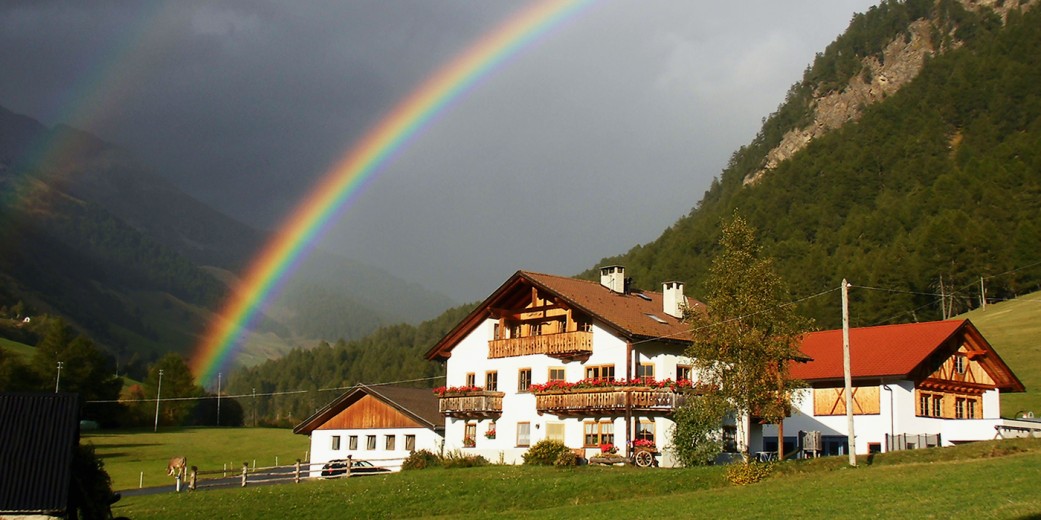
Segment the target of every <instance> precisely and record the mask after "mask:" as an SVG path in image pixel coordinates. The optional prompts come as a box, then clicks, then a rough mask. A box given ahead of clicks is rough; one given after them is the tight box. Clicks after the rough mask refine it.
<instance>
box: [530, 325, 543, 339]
mask: <svg viewBox="0 0 1041 520" xmlns="http://www.w3.org/2000/svg"><path fill="white" fill-rule="evenodd" d="M530 327H531V334H530V335H531V336H541V335H542V324H541V323H532V324H531V325H530Z"/></svg>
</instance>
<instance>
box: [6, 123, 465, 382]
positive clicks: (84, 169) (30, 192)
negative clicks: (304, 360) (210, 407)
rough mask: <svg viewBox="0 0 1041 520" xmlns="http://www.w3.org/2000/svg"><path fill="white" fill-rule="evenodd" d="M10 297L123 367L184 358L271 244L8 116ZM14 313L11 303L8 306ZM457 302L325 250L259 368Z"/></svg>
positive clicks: (301, 272) (108, 148)
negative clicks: (169, 354) (91, 342)
mask: <svg viewBox="0 0 1041 520" xmlns="http://www.w3.org/2000/svg"><path fill="white" fill-rule="evenodd" d="M0 201H2V202H3V204H2V205H0V284H2V288H3V289H4V290H3V291H0V294H2V295H3V297H4V300H5V301H0V304H3V305H14V304H15V303H16V302H17V301H18V300H23V301H25V302H26V303H28V304H29V305H30V306H31V307H33V308H35V309H36V311H37V312H40V313H55V314H61V315H64V316H66V317H67V318H68V319H69V320H70V322H72V323H74V324H76V326H77V327H78V328H80V329H82V330H84V331H86V332H88V333H89V334H90V335H91V336H92V337H94V338H95V339H96V340H97V341H98V342H99V343H101V344H102V345H104V346H105V347H107V348H108V349H109V350H110V351H112V352H113V353H115V354H117V355H118V357H119V358H120V361H121V362H122V363H125V362H126V361H127V360H129V359H131V358H133V357H135V355H136V357H137V358H141V357H143V358H144V359H154V358H155V357H157V356H158V355H160V354H162V353H164V352H166V351H169V350H173V351H178V352H182V353H187V352H189V351H190V349H191V348H192V346H193V345H194V344H195V343H196V342H197V341H198V336H199V334H200V333H201V331H202V330H203V329H204V328H205V325H206V323H207V322H208V321H209V320H211V319H213V317H214V313H215V311H216V310H217V309H218V308H219V305H220V303H221V302H222V301H223V299H224V298H225V297H226V295H227V291H228V289H227V285H226V284H228V283H234V280H235V274H234V273H236V272H240V271H241V270H242V269H243V268H244V266H246V265H247V263H248V262H249V261H250V259H251V258H252V256H253V255H254V254H256V251H257V250H258V249H259V248H260V247H261V246H262V245H263V243H264V241H265V240H266V235H265V233H264V232H261V231H258V230H256V229H253V228H250V227H249V226H247V225H245V224H242V223H240V222H237V221H235V220H233V219H231V218H230V217H227V216H225V215H223V214H221V213H220V212H219V211H217V210H214V209H213V208H210V207H208V206H206V205H205V204H202V203H201V202H199V201H197V200H195V199H193V198H191V197H190V196H188V195H186V194H184V193H183V192H181V191H180V190H179V189H177V188H176V187H174V186H173V185H172V184H170V183H169V182H167V181H165V180H163V179H161V178H159V177H157V176H155V175H152V174H151V173H150V172H149V171H148V170H147V169H146V168H145V167H143V166H141V165H140V164H138V163H137V162H136V161H135V160H134V159H133V158H132V156H131V155H130V154H129V153H127V152H126V151H124V150H121V149H119V148H118V147H115V146H112V145H110V144H108V143H105V142H104V141H102V140H100V139H98V138H97V137H95V136H93V135H91V134H88V133H85V132H82V131H78V130H75V129H73V128H69V127H65V126H58V127H55V128H53V129H48V128H46V127H45V126H43V125H42V124H40V123H39V122H37V121H35V120H33V119H31V118H28V117H25V116H21V115H18V114H14V113H11V112H10V111H7V110H4V109H3V108H0ZM8 300H9V301H8ZM450 305H451V302H450V300H449V299H448V298H446V297H443V296H440V295H437V294H434V293H431V292H430V291H428V290H426V289H424V288H423V287H420V286H418V285H415V284H409V283H407V282H404V281H402V280H400V279H397V278H396V277H394V276H392V275H390V274H388V273H385V272H383V271H382V270H379V269H377V268H374V267H371V266H367V265H364V264H361V263H358V262H353V261H350V260H347V259H344V258H342V257H339V256H337V255H333V254H330V253H326V252H322V251H315V252H314V253H312V254H311V256H310V257H309V258H308V260H307V261H306V262H303V265H302V267H301V268H300V269H298V270H297V271H296V273H294V276H293V277H291V279H290V280H288V282H287V283H286V284H285V287H284V294H283V297H282V298H278V299H276V300H275V301H273V302H269V306H268V308H267V311H266V312H267V315H266V316H263V317H262V318H261V319H260V320H258V323H259V325H258V330H256V331H255V332H256V333H257V334H253V335H250V336H249V339H248V341H247V343H248V345H247V349H253V352H252V353H251V354H252V356H251V357H250V359H253V360H254V361H260V360H263V359H265V358H268V357H271V356H274V355H279V354H280V353H283V352H285V351H287V350H288V349H289V348H291V347H293V346H296V345H300V344H304V345H306V344H315V343H317V341H318V340H319V339H329V340H335V339H338V338H348V339H352V338H357V337H361V336H363V335H365V334H368V333H370V332H372V331H373V330H375V329H376V328H377V327H379V326H381V325H386V324H389V323H399V322H411V323H417V322H419V321H421V320H423V319H427V318H429V317H432V316H434V315H436V314H437V313H439V312H441V311H442V310H444V309H445V308H447V307H449V306H450Z"/></svg>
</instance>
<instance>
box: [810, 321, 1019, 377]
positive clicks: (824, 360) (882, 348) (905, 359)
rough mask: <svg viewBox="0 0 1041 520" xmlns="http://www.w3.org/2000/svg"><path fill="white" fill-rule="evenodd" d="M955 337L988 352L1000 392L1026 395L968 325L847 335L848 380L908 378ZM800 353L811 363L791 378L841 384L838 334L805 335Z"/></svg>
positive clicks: (987, 364) (923, 325)
mask: <svg viewBox="0 0 1041 520" xmlns="http://www.w3.org/2000/svg"><path fill="white" fill-rule="evenodd" d="M957 335H963V336H964V337H965V339H966V340H968V341H969V342H971V344H972V345H973V346H974V348H979V349H982V350H985V351H987V357H986V360H985V362H984V365H985V367H986V368H987V370H988V372H990V373H991V376H992V377H993V378H994V380H995V383H996V385H997V387H998V388H1001V389H1003V390H1008V391H1014V392H1022V391H1024V387H1023V383H1022V382H1020V381H1019V378H1017V377H1016V375H1015V374H1014V373H1013V372H1012V370H1011V369H1010V368H1009V367H1008V365H1006V364H1005V362H1004V361H1003V360H1002V359H1001V357H1000V356H998V354H997V352H995V351H994V348H993V347H992V346H991V345H990V343H988V342H987V340H986V339H985V338H984V337H983V335H982V334H980V332H979V330H977V329H976V327H975V326H974V325H973V324H972V322H970V321H969V320H947V321H932V322H925V323H906V324H902V325H884V326H878V327H859V328H853V329H850V330H849V351H850V355H849V357H850V375H851V376H852V377H853V378H889V377H899V378H911V377H913V376H914V374H915V373H916V372H917V371H918V369H919V368H920V367H922V365H923V364H924V363H926V362H927V360H928V359H929V358H930V356H932V354H933V353H934V352H936V351H938V350H940V349H942V348H944V347H951V344H950V343H948V340H950V339H952V338H954V337H955V336H957ZM955 348H956V346H955ZM800 349H801V350H802V352H803V354H806V355H807V356H809V357H810V358H812V361H810V362H808V363H793V364H792V365H791V375H792V377H794V378H796V379H802V380H804V381H807V382H811V383H812V382H814V381H826V380H837V379H842V378H843V368H842V330H841V329H836V330H825V331H821V332H811V333H808V334H806V335H805V336H803V338H802V343H801V345H800Z"/></svg>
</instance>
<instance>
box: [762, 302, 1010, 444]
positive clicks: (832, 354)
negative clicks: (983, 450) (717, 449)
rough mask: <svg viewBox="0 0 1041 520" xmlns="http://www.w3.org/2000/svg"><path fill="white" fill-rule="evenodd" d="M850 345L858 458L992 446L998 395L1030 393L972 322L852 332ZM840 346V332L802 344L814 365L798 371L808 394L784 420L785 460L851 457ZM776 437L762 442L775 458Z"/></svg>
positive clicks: (998, 420)
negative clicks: (799, 455)
mask: <svg viewBox="0 0 1041 520" xmlns="http://www.w3.org/2000/svg"><path fill="white" fill-rule="evenodd" d="M849 339H850V341H849V342H850V367H851V369H850V371H851V379H852V403H853V417H854V432H855V434H856V446H855V447H854V449H855V450H856V453H861V454H863V453H870V452H885V451H894V450H903V449H909V448H924V447H932V446H951V445H953V444H958V443H962V442H971V441H980V440H988V439H993V438H994V437H995V435H996V432H997V430H999V429H1001V428H1003V427H1004V425H1005V420H1004V419H1002V417H1001V400H1000V394H1001V393H1002V392H1023V391H1024V390H1025V388H1024V386H1023V383H1022V382H1021V381H1020V380H1019V378H1018V377H1016V375H1015V374H1014V373H1013V372H1012V369H1011V368H1009V366H1008V365H1007V364H1006V363H1005V362H1004V360H1002V359H1001V356H999V355H998V353H997V351H996V350H995V349H994V347H993V346H992V345H991V344H990V343H989V342H988V341H987V339H986V338H984V337H983V335H982V334H980V331H979V330H978V329H977V328H976V327H975V326H974V325H973V324H972V322H970V321H969V320H947V321H933V322H926V323H907V324H901V325H885V326H877V327H860V328H853V329H850V331H849ZM842 341H843V340H842V331H841V330H827V331H821V332H813V333H809V334H807V335H806V336H805V337H804V338H803V340H802V344H801V349H802V352H803V353H804V354H806V356H807V357H809V358H811V359H812V360H811V361H809V362H806V363H793V365H792V369H791V375H792V376H793V377H795V378H797V379H801V380H803V381H805V382H806V383H807V384H808V387H807V388H805V389H803V390H800V391H798V392H797V393H796V394H795V395H794V396H793V402H794V404H795V409H794V410H793V413H792V416H791V417H789V418H788V419H786V420H785V421H784V435H785V452H786V453H788V452H790V451H791V450H793V449H796V448H797V447H799V448H802V449H806V448H812V449H811V450H810V451H813V452H815V453H819V454H822V455H837V454H843V453H849V451H848V450H849V449H850V448H849V446H848V441H847V438H848V437H847V429H848V428H847V418H846V394H845V388H844V387H845V385H844V380H843V378H844V375H843V365H842ZM799 432H803V434H804V435H805V434H806V433H814V434H815V435H816V437H806V436H804V435H803V436H800V435H799ZM776 435H777V429H776V426H774V425H767V426H764V428H763V438H762V439H756V441H760V442H762V445H763V449H764V450H765V451H767V452H771V451H776V449H777V440H776ZM807 438H812V439H813V440H812V442H809V443H808V442H807V440H806V439H807ZM753 444H754V443H753ZM811 444H812V446H810V445H811Z"/></svg>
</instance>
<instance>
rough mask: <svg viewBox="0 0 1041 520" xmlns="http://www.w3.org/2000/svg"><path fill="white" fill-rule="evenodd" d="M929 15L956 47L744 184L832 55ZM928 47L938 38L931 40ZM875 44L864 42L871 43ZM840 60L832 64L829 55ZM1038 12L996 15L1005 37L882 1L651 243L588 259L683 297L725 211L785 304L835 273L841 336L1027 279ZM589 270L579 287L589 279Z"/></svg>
mask: <svg viewBox="0 0 1041 520" xmlns="http://www.w3.org/2000/svg"><path fill="white" fill-rule="evenodd" d="M929 9H935V10H936V11H937V12H934V13H933V15H934V16H938V17H940V19H941V23H942V24H946V25H945V26H947V27H950V32H951V34H954V35H959V36H961V37H963V38H964V39H965V41H964V43H963V44H962V45H960V46H958V47H957V48H955V49H952V50H949V51H947V52H945V53H942V54H939V55H937V56H934V57H932V58H930V59H929V60H928V61H927V63H926V65H925V67H924V68H923V70H922V72H921V73H920V75H919V76H918V77H917V78H916V79H915V80H914V81H913V82H911V83H910V84H908V85H907V86H905V87H904V88H903V89H902V90H900V91H899V92H898V93H897V94H895V95H893V96H891V97H889V98H888V99H886V100H885V101H883V102H881V103H878V104H875V105H872V106H870V107H868V108H866V109H865V110H864V114H863V117H862V118H861V119H860V120H859V121H857V122H853V123H849V124H846V125H845V126H843V127H842V128H841V129H838V130H836V131H834V132H832V133H830V134H827V135H825V136H824V137H822V138H819V139H816V140H814V141H813V142H811V143H810V144H809V146H807V147H806V148H805V149H804V150H802V151H801V152H799V153H798V154H796V155H795V156H794V157H792V158H791V159H790V160H788V161H785V162H782V163H781V164H780V165H778V167H777V168H776V169H774V170H773V171H771V172H768V173H767V174H766V175H765V176H764V177H763V178H762V179H761V180H760V181H759V182H757V183H755V184H754V185H744V184H743V180H744V179H745V177H746V176H747V175H748V174H750V173H752V172H754V171H756V170H757V169H759V168H761V167H762V165H763V163H764V157H765V156H766V152H767V151H768V150H769V149H771V148H772V147H773V146H776V144H777V143H778V142H780V139H781V136H782V134H783V132H784V131H786V130H787V129H789V128H792V127H794V126H798V125H800V124H802V123H804V122H805V119H806V118H807V114H809V113H810V112H809V108H808V107H809V103H810V94H811V93H812V92H814V91H816V92H818V93H819V92H823V91H825V90H827V89H833V88H841V86H838V85H836V84H835V83H834V82H835V79H834V78H835V77H836V74H852V75H856V74H861V73H862V71H861V70H860V69H858V68H856V67H855V66H854V65H853V64H852V63H855V62H856V61H851V60H850V59H848V57H849V56H852V55H856V56H858V58H860V57H864V56H866V55H870V54H871V53H876V52H878V49H880V48H881V45H880V44H879V43H878V42H877V41H882V40H888V39H891V38H894V37H899V36H900V35H901V34H902V33H901V27H906V23H907V22H906V21H907V20H913V19H914V18H913V17H914V16H917V15H919V14H921V13H922V12H923V10H924V11H928V10H929ZM937 37H938V38H940V39H943V38H944V36H937ZM872 42H875V43H872ZM841 57H845V59H844V58H841ZM1039 60H1041V10H1039V9H1032V10H1029V11H1027V12H1025V13H1021V12H1019V11H1018V10H1012V11H1011V12H1010V14H1009V17H1008V20H1007V23H1006V24H1005V27H1004V28H1002V24H1001V21H1000V19H997V18H996V15H995V14H993V13H990V12H989V11H984V12H983V13H972V12H968V11H966V10H965V9H963V8H962V7H961V6H960V4H958V3H956V2H939V3H936V4H935V6H933V3H932V2H917V1H912V2H906V3H897V2H886V3H883V4H882V5H881V6H879V7H878V8H876V9H873V10H871V11H869V12H868V13H866V14H864V15H858V16H857V17H855V18H854V20H853V22H852V24H851V27H850V31H849V32H847V33H846V34H845V35H843V36H842V37H840V38H839V39H838V40H836V42H835V43H834V44H832V45H831V46H829V48H828V49H827V51H826V52H825V53H823V54H821V55H819V56H818V57H817V60H816V61H815V64H814V66H813V67H812V68H810V69H809V70H807V72H806V74H805V77H804V80H803V81H802V82H801V83H799V84H797V85H795V86H794V87H793V88H792V90H791V91H790V92H789V96H788V99H786V101H785V103H784V104H783V105H782V106H781V107H780V108H779V109H778V111H777V112H775V113H774V114H772V115H771V117H770V118H768V119H767V120H766V121H765V123H764V126H763V129H762V131H761V132H760V133H759V135H758V136H757V137H756V139H755V140H754V141H753V142H752V143H751V144H749V145H748V146H745V147H742V148H741V149H740V150H738V151H737V152H735V153H734V154H733V156H732V158H731V160H730V163H729V164H728V166H727V168H726V169H725V170H724V171H723V172H722V174H721V176H720V177H719V178H718V179H717V181H716V182H714V183H713V185H712V187H711V188H710V189H709V190H708V191H707V192H706V193H705V195H704V198H703V199H702V201H701V202H700V203H698V205H697V206H696V207H695V208H694V209H693V210H692V211H691V213H690V214H689V215H687V216H686V217H684V218H681V219H680V220H679V221H678V222H676V223H675V224H674V225H673V226H671V227H670V228H669V229H667V230H666V231H665V232H664V233H663V234H662V235H661V236H660V237H659V238H658V239H657V240H655V241H653V242H651V243H648V244H646V245H642V246H637V247H634V248H633V249H631V250H629V251H628V252H627V253H625V254H623V255H620V256H618V257H613V258H606V259H603V260H601V264H600V265H603V264H622V265H625V266H626V267H627V268H628V271H627V275H630V276H633V277H634V280H635V282H636V283H637V284H640V285H642V286H645V287H655V285H656V284H660V282H661V281H663V280H669V279H682V280H685V281H687V282H688V284H689V285H688V287H689V288H688V294H690V295H691V296H694V297H695V298H696V297H697V295H698V294H699V291H701V290H702V285H701V284H702V283H703V281H704V280H705V274H706V272H707V268H708V265H709V262H710V259H711V256H712V254H713V253H714V250H715V245H714V244H716V242H717V240H718V233H719V226H720V222H721V220H722V219H723V218H726V217H729V216H730V215H732V214H733V213H734V212H738V213H740V214H741V215H742V216H743V217H745V218H746V219H747V220H748V221H749V222H751V223H752V224H753V225H754V226H755V227H756V228H757V229H758V230H759V233H760V240H762V242H763V245H764V249H765V252H766V253H768V254H769V255H771V256H773V257H774V258H775V259H776V261H777V265H778V270H779V272H780V273H781V274H782V276H783V277H784V278H785V279H786V280H787V281H788V283H789V285H790V287H791V289H792V292H793V294H794V295H795V296H796V297H808V296H812V295H815V294H819V293H821V292H824V291H828V290H829V289H832V288H837V287H838V286H839V284H840V282H841V280H842V279H843V278H847V279H848V280H849V281H850V283H852V284H854V285H855V286H859V287H860V289H855V290H854V291H853V292H852V294H851V299H852V301H853V303H852V305H851V313H852V319H853V322H854V323H855V324H856V325H872V324H879V323H900V322H908V321H915V320H929V319H940V318H942V317H943V315H944V311H943V309H942V308H941V305H940V297H939V296H937V295H938V294H941V293H942V294H943V295H944V298H945V299H944V301H945V302H946V309H947V312H948V315H950V314H952V313H957V312H962V311H965V310H967V309H969V308H974V307H976V306H977V305H978V304H979V293H980V278H981V277H982V278H983V279H984V286H985V290H986V294H987V298H989V299H992V300H993V299H1000V298H1008V297H1013V296H1015V295H1017V294H1022V293H1024V292H1027V291H1032V290H1036V289H1037V288H1038V287H1039V283H1041V265H1038V264H1039V262H1041V247H1039V244H1041V220H1039V219H1038V218H1037V216H1038V215H1039V214H1041V68H1039V67H1037V63H1038V62H1039ZM594 273H595V270H593V269H591V270H590V271H587V272H586V273H584V274H583V276H585V277H588V278H592V277H593V276H594ZM801 309H802V311H803V312H805V313H807V314H808V315H810V316H812V317H813V318H815V319H816V320H817V323H818V325H819V326H822V327H832V326H837V325H838V324H839V319H840V314H839V311H838V309H839V300H838V295H837V293H835V292H832V293H831V294H830V295H826V296H824V297H819V298H811V299H809V300H807V301H805V302H803V303H802V304H801Z"/></svg>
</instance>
